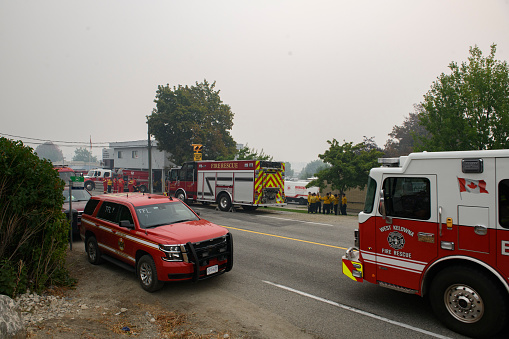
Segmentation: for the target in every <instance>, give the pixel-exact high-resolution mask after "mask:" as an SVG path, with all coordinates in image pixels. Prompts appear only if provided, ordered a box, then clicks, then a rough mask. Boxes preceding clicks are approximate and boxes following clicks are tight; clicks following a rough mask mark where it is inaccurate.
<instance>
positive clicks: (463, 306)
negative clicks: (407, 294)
mask: <svg viewBox="0 0 509 339" xmlns="http://www.w3.org/2000/svg"><path fill="white" fill-rule="evenodd" d="M429 298H430V302H431V306H432V308H433V311H434V312H435V314H436V316H437V318H438V319H439V320H440V321H442V322H443V323H444V325H445V326H447V327H448V328H450V329H451V330H453V331H455V332H458V333H461V334H464V335H467V336H471V337H491V336H493V335H495V334H496V333H498V332H500V331H501V330H502V328H503V326H504V325H505V324H506V321H507V314H508V310H507V307H508V305H507V296H506V295H505V294H504V293H503V291H502V290H501V288H500V286H499V285H497V284H496V283H495V282H494V281H493V279H492V278H491V277H490V276H488V275H486V274H485V273H483V272H482V271H480V270H478V269H475V268H472V267H467V266H453V267H449V268H446V269H444V270H442V271H440V272H439V273H438V274H437V275H436V277H435V278H434V279H433V281H432V283H431V288H430V294H429Z"/></svg>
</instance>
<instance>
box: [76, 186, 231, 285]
mask: <svg viewBox="0 0 509 339" xmlns="http://www.w3.org/2000/svg"><path fill="white" fill-rule="evenodd" d="M80 236H81V238H82V239H83V240H84V241H85V250H86V252H87V256H88V261H89V262H91V263H92V264H96V265H97V264H100V263H101V262H102V261H103V260H107V261H110V262H112V263H115V264H118V265H119V266H122V267H124V268H126V269H129V270H131V271H133V272H135V273H136V275H137V277H138V279H139V281H140V284H141V286H142V287H143V289H145V290H146V291H149V292H154V291H156V290H158V289H160V288H162V286H163V284H164V282H165V281H182V280H192V281H197V280H200V279H205V278H209V277H213V276H217V275H219V274H222V273H225V272H228V271H230V270H231V269H232V266H233V238H232V235H231V234H230V232H228V230H227V229H226V228H224V227H221V226H218V225H215V224H213V223H211V222H209V221H207V220H204V219H201V218H200V217H199V216H198V215H197V214H196V213H195V212H194V211H193V210H191V209H190V208H189V207H188V206H187V205H186V204H185V203H183V202H182V201H180V200H179V199H176V198H172V197H166V196H162V195H156V194H143V193H118V194H103V195H99V196H93V197H91V199H90V200H89V202H88V203H87V205H86V206H85V210H84V212H83V215H82V219H81V227H80Z"/></svg>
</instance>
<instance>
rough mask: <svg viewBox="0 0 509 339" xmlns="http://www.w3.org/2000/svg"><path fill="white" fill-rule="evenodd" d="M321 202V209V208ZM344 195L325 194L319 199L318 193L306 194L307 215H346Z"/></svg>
mask: <svg viewBox="0 0 509 339" xmlns="http://www.w3.org/2000/svg"><path fill="white" fill-rule="evenodd" d="M322 201H323V208H322ZM346 204H347V200H346V195H345V194H344V193H343V194H341V197H340V196H338V195H337V194H334V195H333V194H331V193H327V194H326V195H325V196H323V197H321V196H320V193H311V192H308V213H323V214H335V215H338V214H342V215H346Z"/></svg>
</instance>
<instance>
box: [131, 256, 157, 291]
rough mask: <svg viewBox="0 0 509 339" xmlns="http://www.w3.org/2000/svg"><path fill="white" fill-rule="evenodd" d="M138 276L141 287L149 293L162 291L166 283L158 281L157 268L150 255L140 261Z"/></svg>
mask: <svg viewBox="0 0 509 339" xmlns="http://www.w3.org/2000/svg"><path fill="white" fill-rule="evenodd" d="M136 274H137V275H138V280H139V281H140V284H141V287H142V288H143V289H144V290H145V291H148V292H155V291H157V290H160V289H161V288H162V287H163V285H164V282H162V281H159V280H158V279H157V268H156V264H155V263H154V259H152V257H151V256H150V255H148V254H146V255H144V256H142V257H141V258H140V260H138V264H137V267H136Z"/></svg>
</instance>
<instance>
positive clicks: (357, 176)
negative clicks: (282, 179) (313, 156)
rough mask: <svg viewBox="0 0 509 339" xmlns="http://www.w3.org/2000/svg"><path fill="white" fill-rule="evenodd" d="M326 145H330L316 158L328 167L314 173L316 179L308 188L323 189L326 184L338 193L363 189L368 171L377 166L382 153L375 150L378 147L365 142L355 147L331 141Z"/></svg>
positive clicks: (348, 143)
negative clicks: (351, 189)
mask: <svg viewBox="0 0 509 339" xmlns="http://www.w3.org/2000/svg"><path fill="white" fill-rule="evenodd" d="M365 139H366V138H365ZM367 140H370V139H367ZM327 143H329V145H330V147H329V149H328V150H326V151H325V152H324V153H323V154H319V155H318V157H319V158H320V159H322V161H323V162H324V163H326V164H329V165H330V166H329V167H327V168H324V169H322V170H321V171H319V172H318V173H316V176H317V179H315V180H312V181H311V182H310V183H309V184H308V187H311V186H318V187H320V188H325V185H326V182H327V183H328V184H330V185H331V188H332V189H333V190H335V189H337V190H339V191H340V192H345V191H346V190H347V189H350V188H356V187H358V188H360V189H363V188H364V186H366V182H367V181H368V175H369V170H370V169H371V168H373V167H375V166H377V165H378V163H377V161H378V158H380V157H381V156H382V155H383V153H382V152H380V151H379V150H378V149H377V148H378V147H373V145H372V144H371V145H370V144H367V143H365V142H361V143H358V144H356V145H354V144H353V143H352V142H345V143H343V144H342V145H340V144H339V143H338V141H337V140H336V139H333V140H332V141H329V140H328V141H327Z"/></svg>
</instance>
